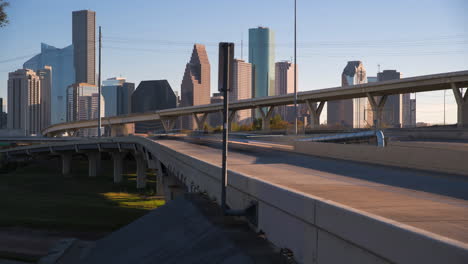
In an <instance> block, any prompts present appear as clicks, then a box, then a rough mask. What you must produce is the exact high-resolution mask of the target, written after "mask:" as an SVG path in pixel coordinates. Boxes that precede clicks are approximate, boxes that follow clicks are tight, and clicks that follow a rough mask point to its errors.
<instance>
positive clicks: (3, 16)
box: [0, 0, 10, 27]
mask: <svg viewBox="0 0 468 264" xmlns="http://www.w3.org/2000/svg"><path fill="white" fill-rule="evenodd" d="M9 5H10V3H8V2H4V0H0V27H4V26H6V25H7V24H8V22H9V21H8V16H7V13H6V12H5V7H7V6H9Z"/></svg>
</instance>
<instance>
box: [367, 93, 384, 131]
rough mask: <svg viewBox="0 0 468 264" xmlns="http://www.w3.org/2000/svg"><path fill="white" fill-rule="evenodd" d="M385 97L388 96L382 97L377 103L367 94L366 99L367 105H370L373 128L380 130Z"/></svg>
mask: <svg viewBox="0 0 468 264" xmlns="http://www.w3.org/2000/svg"><path fill="white" fill-rule="evenodd" d="M387 97H388V95H383V96H381V97H380V99H379V100H378V102H377V101H376V100H375V98H374V96H373V95H371V94H370V93H367V99H369V104H370V105H371V108H372V112H373V113H374V126H375V128H376V129H380V128H382V112H383V108H384V106H385V102H386V101H387Z"/></svg>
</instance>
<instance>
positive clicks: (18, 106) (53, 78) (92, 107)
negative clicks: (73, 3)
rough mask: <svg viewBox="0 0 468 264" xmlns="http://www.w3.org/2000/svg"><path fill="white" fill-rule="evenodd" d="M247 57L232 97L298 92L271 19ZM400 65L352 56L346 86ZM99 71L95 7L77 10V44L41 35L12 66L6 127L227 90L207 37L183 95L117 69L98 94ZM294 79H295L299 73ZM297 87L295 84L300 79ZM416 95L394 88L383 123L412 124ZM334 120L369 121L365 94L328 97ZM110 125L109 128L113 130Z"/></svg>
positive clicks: (236, 68) (167, 104)
mask: <svg viewBox="0 0 468 264" xmlns="http://www.w3.org/2000/svg"><path fill="white" fill-rule="evenodd" d="M248 45H249V46H248V61H244V60H243V59H242V58H241V59H239V58H237V59H234V61H233V65H232V74H233V76H232V78H231V92H230V97H229V100H230V101H239V100H245V99H250V98H256V97H265V96H275V95H285V94H290V93H294V83H295V81H294V77H295V76H294V74H295V72H296V78H297V71H298V67H297V65H295V64H294V63H292V62H291V61H279V62H275V34H274V32H273V31H272V30H271V29H269V28H267V27H257V28H251V29H249V41H248ZM400 76H401V74H400V73H399V72H397V71H395V70H390V71H389V70H385V71H383V72H379V73H378V75H377V76H376V77H367V75H366V70H365V68H364V66H363V64H362V62H360V61H350V62H348V64H347V65H346V67H345V68H344V70H343V73H342V89H346V88H347V87H348V86H351V85H356V84H361V83H367V82H373V81H386V80H392V79H399V78H400ZM97 79H98V78H97V75H96V13H95V12H94V11H91V10H81V11H74V12H72V45H69V46H67V47H65V48H62V49H60V48H56V47H53V46H51V45H48V44H45V43H42V44H41V52H40V53H39V54H38V55H36V56H34V57H33V58H31V59H29V60H28V61H26V62H25V63H24V64H23V68H22V69H18V70H16V71H14V72H11V73H9V80H8V102H9V103H8V122H7V124H8V128H11V129H18V130H21V131H22V133H24V134H25V135H33V134H40V133H41V130H42V129H44V128H46V127H47V126H50V125H52V124H57V123H63V122H72V121H81V120H90V119H95V118H97V117H98V116H99V112H98V111H99V110H98V105H99V104H100V105H101V108H100V109H101V110H100V111H101V112H100V116H101V117H104V116H117V115H125V114H129V113H143V112H148V111H156V110H162V109H168V108H175V107H178V106H180V107H186V106H196V105H205V104H210V103H217V102H221V101H222V98H223V96H222V94H220V93H214V94H213V95H212V96H211V84H210V83H211V66H210V61H209V58H208V54H207V51H206V48H205V46H204V45H203V44H194V45H193V50H192V55H191V57H190V60H189V62H188V63H187V64H186V65H185V71H184V75H183V78H182V82H181V86H180V98H179V96H178V95H177V94H176V93H175V92H174V91H173V89H172V88H171V86H170V84H169V82H168V81H167V80H164V79H162V80H148V81H142V82H141V83H140V84H139V85H138V87H137V88H136V89H135V84H134V83H131V82H127V81H126V79H125V78H122V77H113V78H109V79H107V80H104V81H103V82H102V96H101V97H99V93H98V85H99V84H98V82H97ZM296 80H297V79H296ZM296 87H297V84H296ZM297 112H298V113H297V114H298V116H299V119H300V120H301V121H302V122H304V126H305V125H307V124H308V123H309V122H310V119H309V118H310V116H309V114H308V109H307V107H306V106H305V105H299V106H298V111H297ZM415 112H416V111H415V101H414V100H412V99H410V96H409V95H394V96H391V97H390V98H389V99H388V102H387V104H386V106H385V109H384V113H383V123H384V124H385V125H387V126H390V127H409V126H414V124H415V123H416V122H415ZM274 114H275V115H279V116H280V117H281V119H283V120H285V121H287V122H290V123H291V122H293V121H294V119H295V116H296V112H295V109H294V106H292V105H287V106H279V107H276V109H275V110H274ZM260 117H261V114H260V113H259V111H258V110H241V111H237V112H236V113H235V116H234V117H233V121H234V122H236V123H237V124H242V125H250V124H252V123H253V122H254V121H255V120H256V119H258V118H260ZM207 121H208V123H209V124H210V125H211V126H213V127H217V126H219V125H221V115H220V114H211V115H210V117H209V120H207ZM327 125H328V126H329V127H344V128H347V127H349V128H369V127H371V126H373V117H372V111H371V108H370V105H369V102H368V101H367V99H366V98H357V99H351V100H341V101H330V102H328V103H327ZM177 128H179V129H195V128H196V121H195V118H194V117H193V116H186V117H183V118H181V119H180V120H179V122H178V123H177ZM131 130H132V131H134V132H135V133H148V132H157V131H162V130H163V125H162V123H161V121H147V122H139V123H136V124H135V126H134V127H132V128H131ZM78 133H79V134H80V135H81V136H95V135H97V128H93V129H84V130H81V131H79V132H78ZM108 133H110V132H109V131H108Z"/></svg>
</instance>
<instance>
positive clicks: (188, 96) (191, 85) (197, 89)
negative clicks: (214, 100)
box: [180, 44, 210, 129]
mask: <svg viewBox="0 0 468 264" xmlns="http://www.w3.org/2000/svg"><path fill="white" fill-rule="evenodd" d="M180 91H181V95H182V98H181V102H180V106H182V107H183V106H192V105H204V104H209V103H210V62H209V61H208V54H207V53H206V50H205V45H201V44H195V45H193V51H192V57H191V58H190V62H189V63H187V65H186V67H185V73H184V78H183V79H182V85H181V87H180ZM195 124H196V122H195V121H194V118H193V117H191V116H185V117H182V128H185V129H194V127H195Z"/></svg>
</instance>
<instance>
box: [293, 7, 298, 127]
mask: <svg viewBox="0 0 468 264" xmlns="http://www.w3.org/2000/svg"><path fill="white" fill-rule="evenodd" d="M296 1H297V0H294V134H295V135H296V136H297V54H296V53H297V45H296V44H297V43H296V41H297V36H296V35H297V30H296V27H297V26H296Z"/></svg>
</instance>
